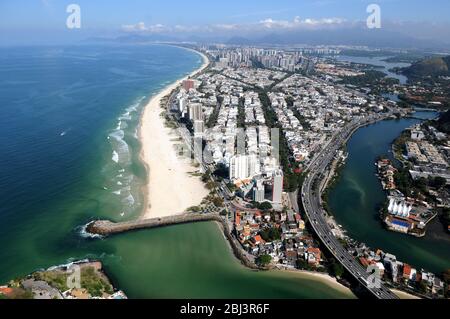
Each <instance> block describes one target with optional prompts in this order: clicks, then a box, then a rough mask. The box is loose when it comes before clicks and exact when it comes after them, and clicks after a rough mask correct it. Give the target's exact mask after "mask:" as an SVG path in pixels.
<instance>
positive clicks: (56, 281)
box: [33, 271, 69, 291]
mask: <svg viewBox="0 0 450 319" xmlns="http://www.w3.org/2000/svg"><path fill="white" fill-rule="evenodd" d="M68 276H69V275H68V274H66V273H64V272H59V271H43V272H37V273H34V274H33V278H34V280H37V281H45V282H46V283H48V284H49V285H50V286H52V287H54V288H56V289H58V290H59V291H66V290H68V289H69V287H67V278H68Z"/></svg>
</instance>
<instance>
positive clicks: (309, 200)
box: [301, 112, 398, 299]
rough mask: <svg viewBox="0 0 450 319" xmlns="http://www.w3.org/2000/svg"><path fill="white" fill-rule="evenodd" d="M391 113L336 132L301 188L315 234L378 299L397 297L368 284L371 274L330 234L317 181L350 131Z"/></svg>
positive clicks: (354, 123)
mask: <svg viewBox="0 0 450 319" xmlns="http://www.w3.org/2000/svg"><path fill="white" fill-rule="evenodd" d="M391 115H392V112H389V113H388V114H384V115H371V116H369V117H368V118H366V119H362V120H361V119H358V120H353V121H352V122H350V123H349V124H347V125H346V126H345V127H344V128H343V129H342V131H341V132H340V133H339V134H337V135H335V136H334V137H333V138H332V139H331V141H330V143H328V144H327V146H325V148H324V149H323V150H322V151H321V152H320V153H319V154H318V155H317V156H316V157H315V158H314V159H313V160H312V162H311V164H310V166H309V171H310V174H309V175H308V176H307V177H306V179H305V182H304V184H303V188H302V194H301V198H302V203H303V207H304V209H305V213H306V215H307V217H308V219H309V221H310V223H311V225H312V227H313V229H314V231H315V233H316V234H317V236H318V237H319V238H320V240H321V241H322V242H323V244H324V245H325V246H326V247H327V248H328V250H329V251H330V252H331V253H332V254H333V255H334V257H335V258H336V260H338V261H339V262H340V263H341V264H342V265H343V266H344V267H345V268H346V269H347V271H348V272H349V273H350V274H352V275H353V276H354V277H355V278H356V279H357V280H358V282H360V283H361V285H362V286H363V287H365V288H366V289H367V290H368V291H369V292H370V293H372V294H373V295H374V296H375V297H377V298H379V299H398V297H397V296H396V295H395V294H394V293H392V292H391V291H390V290H389V289H388V288H387V287H385V286H384V285H383V284H382V283H381V284H379V285H376V286H378V287H375V288H373V287H371V286H372V285H369V282H368V281H369V280H370V278H369V276H371V274H370V273H368V272H367V270H366V269H365V268H364V267H363V266H362V265H361V264H360V263H359V262H357V261H356V260H355V259H354V258H353V256H352V255H351V254H350V253H349V252H348V251H347V250H346V249H345V248H344V247H343V246H342V244H341V243H340V242H339V241H338V240H337V238H336V237H335V236H334V235H333V233H332V231H331V228H330V226H329V225H328V223H327V220H326V212H325V211H324V210H323V208H322V205H321V193H320V184H321V182H322V180H323V178H324V173H325V172H326V171H327V168H328V166H329V165H330V163H331V162H332V161H333V159H334V158H335V157H336V155H337V152H338V151H339V149H340V148H341V146H342V145H344V144H345V143H346V142H347V140H348V139H349V138H350V137H351V136H352V134H353V133H354V132H355V131H356V130H357V129H358V128H360V127H362V126H365V125H368V124H371V123H374V122H377V121H380V120H383V119H385V118H387V117H389V116H391Z"/></svg>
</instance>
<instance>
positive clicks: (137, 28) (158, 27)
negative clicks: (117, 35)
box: [122, 22, 170, 33]
mask: <svg viewBox="0 0 450 319" xmlns="http://www.w3.org/2000/svg"><path fill="white" fill-rule="evenodd" d="M122 30H123V31H125V32H149V33H160V32H165V31H170V30H169V28H168V27H166V26H165V25H163V24H153V25H150V26H146V25H145V23H144V22H139V23H136V24H127V25H123V26H122Z"/></svg>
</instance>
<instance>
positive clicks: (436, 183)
mask: <svg viewBox="0 0 450 319" xmlns="http://www.w3.org/2000/svg"><path fill="white" fill-rule="evenodd" d="M446 184H447V180H446V179H445V178H443V177H440V176H438V177H436V178H435V179H434V180H433V187H435V188H438V189H439V188H442V187H444V186H445V185H446Z"/></svg>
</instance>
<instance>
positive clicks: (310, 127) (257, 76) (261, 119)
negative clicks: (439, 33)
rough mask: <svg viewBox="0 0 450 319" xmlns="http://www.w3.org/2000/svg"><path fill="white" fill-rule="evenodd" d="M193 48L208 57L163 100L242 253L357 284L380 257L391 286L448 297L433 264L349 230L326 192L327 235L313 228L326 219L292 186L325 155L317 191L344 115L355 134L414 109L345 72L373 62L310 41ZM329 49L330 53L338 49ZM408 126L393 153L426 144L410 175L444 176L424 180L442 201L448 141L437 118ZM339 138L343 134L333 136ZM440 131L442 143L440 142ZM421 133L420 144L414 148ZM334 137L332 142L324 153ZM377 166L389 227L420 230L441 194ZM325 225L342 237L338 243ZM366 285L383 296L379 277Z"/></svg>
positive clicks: (339, 160) (333, 168) (341, 155)
mask: <svg viewBox="0 0 450 319" xmlns="http://www.w3.org/2000/svg"><path fill="white" fill-rule="evenodd" d="M200 50H202V51H203V52H204V53H205V54H207V55H208V57H209V58H210V60H211V61H214V62H213V63H211V65H210V67H209V68H208V69H207V70H205V71H204V72H202V74H200V75H199V76H197V77H195V78H192V79H188V80H186V81H184V82H183V84H182V87H181V88H180V90H177V91H176V92H174V93H173V94H172V98H171V100H170V103H169V104H170V106H169V111H170V113H171V114H172V116H174V119H175V121H176V122H177V123H178V124H180V123H181V125H182V126H181V127H182V129H185V130H190V131H191V134H192V136H193V137H194V138H193V139H194V145H197V147H194V148H193V149H194V153H195V154H194V156H195V158H196V159H201V161H202V163H203V165H204V166H203V168H204V180H205V181H208V180H209V179H210V178H211V180H212V182H211V181H209V182H208V187H209V188H210V189H211V190H212V192H213V194H217V195H214V196H217V197H214V196H212V197H211V198H210V199H211V200H210V201H209V202H208V201H207V202H208V205H210V206H209V207H211V204H212V202H214V203H216V204H219V206H220V207H218V208H216V210H217V211H221V212H222V214H223V215H225V216H228V222H229V223H230V225H231V226H232V229H233V233H234V236H235V238H236V239H237V240H238V241H239V243H240V244H241V247H242V249H243V250H245V252H246V253H247V254H248V256H249V257H250V258H251V259H252V260H254V261H255V263H257V264H258V265H260V266H262V267H267V266H271V267H278V268H283V269H286V268H287V269H306V270H317V271H325V272H326V271H328V272H329V273H331V274H333V275H334V276H336V277H338V278H341V279H342V278H343V274H344V272H345V271H349V272H350V273H352V274H353V277H355V278H356V279H357V280H358V281H359V282H360V283H362V285H364V284H366V285H367V279H366V278H365V274H364V273H365V271H366V269H367V268H368V267H371V266H375V267H376V268H377V269H378V270H379V273H380V275H381V277H382V278H383V281H384V282H385V283H386V284H387V285H389V286H392V287H397V288H401V289H404V290H406V291H409V292H412V293H415V294H417V295H421V296H433V297H438V296H441V297H443V296H444V294H445V291H446V289H445V284H444V280H443V279H442V277H441V276H440V274H438V275H435V274H432V273H430V272H427V271H426V270H423V269H420V265H417V266H419V268H418V269H416V268H413V267H412V266H410V265H408V264H406V263H404V262H401V261H399V260H397V258H396V256H394V255H392V254H389V252H383V251H381V250H372V249H371V248H369V247H366V246H365V245H364V244H363V243H358V242H356V241H354V240H352V239H351V238H349V237H348V236H347V235H346V234H345V230H344V229H342V228H341V227H340V226H339V225H337V223H336V222H335V221H334V219H333V217H332V212H327V211H326V210H327V209H326V208H327V204H326V198H325V197H324V198H320V203H319V205H321V206H322V209H321V210H323V212H324V215H323V216H324V217H323V216H322V215H321V216H320V219H322V220H323V223H324V224H323V227H324V228H325V229H328V231H326V232H325V235H324V236H323V237H322V235H320V233H319V237H317V236H316V235H317V231H316V229H317V228H316V227H318V225H319V223H321V222H319V221H318V220H316V219H315V218H314V216H315V213H312V214H311V213H310V212H308V210H309V209H308V208H307V207H304V205H305V203H306V205H308V201H307V202H304V201H303V204H304V205H300V206H303V207H298V203H297V201H298V198H301V197H303V196H306V194H300V192H299V190H300V189H301V187H302V185H303V183H304V181H305V177H306V176H308V175H309V173H310V171H316V170H317V169H318V165H320V164H319V163H320V162H321V161H325V158H327V159H328V158H329V162H327V163H328V164H326V165H324V166H323V168H324V171H323V172H321V173H320V175H318V176H317V179H316V180H314V181H312V184H311V185H312V186H313V187H312V194H313V196H319V197H320V195H319V194H322V193H326V190H327V187H329V185H330V184H331V183H332V181H333V180H334V178H335V175H336V172H337V171H338V168H339V167H340V166H341V165H343V164H344V163H345V158H346V153H345V150H344V148H342V147H343V146H344V143H345V141H346V140H347V139H348V137H349V136H346V135H345V134H346V133H345V132H346V131H344V130H343V128H344V127H349V129H348V133H349V134H351V133H352V132H353V131H354V130H355V129H357V128H358V127H361V126H365V125H368V124H370V123H374V122H376V121H379V120H382V119H386V118H398V117H403V116H414V110H413V109H412V108H411V107H409V108H405V106H404V105H403V104H402V103H403V102H396V101H392V100H390V99H386V98H385V97H383V96H381V95H379V94H375V93H374V92H377V91H378V90H379V89H380V87H383V86H386V85H388V83H387V82H385V81H384V82H383V81H382V82H379V81H377V82H374V83H371V85H369V86H367V85H366V86H363V87H361V86H358V85H354V84H352V83H353V82H352V81H343V80H345V79H347V80H348V79H349V78H353V79H358V77H361V76H363V75H365V74H367V73H370V72H371V71H370V70H369V71H367V70H366V72H364V70H363V69H362V68H361V65H353V64H348V65H347V64H344V65H343V64H342V63H335V64H333V62H332V61H333V60H329V59H328V58H327V59H324V58H320V57H319V58H318V57H311V56H310V55H307V54H306V53H307V52H309V53H310V52H311V51H307V50H304V51H295V52H289V51H283V50H275V49H262V48H251V47H246V48H241V47H235V48H233V47H231V48H228V47H203V48H201V49H200ZM326 53H329V54H337V53H339V50H334V49H329V50H327V51H326ZM357 82H358V81H357ZM355 83H356V82H355ZM395 85H398V83H396V84H395ZM168 125H169V124H168ZM410 133H411V141H410V142H407V144H405V148H406V150H407V151H406V153H405V154H402V155H401V158H399V160H402V161H407V160H408V159H410V160H413V158H415V161H416V159H417V157H419V158H420V157H421V156H422V157H423V158H424V159H425V160H426V161H425V163H423V162H422V163H421V162H420V161H419V162H414V163H415V166H414V165H412V166H411V169H410V170H409V173H410V176H409V178H410V179H411V180H412V181H414V180H417V179H419V178H423V177H425V178H428V179H433V180H434V181H437V182H438V183H441V182H443V183H442V185H440V186H441V187H435V189H436V191H433V188H432V187H431V186H430V188H429V189H428V192H431V193H433V192H440V194H439V195H440V196H438V200H439V202H440V203H441V207H448V193H447V191H446V188H445V187H443V188H442V186H445V185H446V184H448V179H447V180H446V181H443V180H442V177H445V176H446V175H445V174H446V169H447V168H448V145H443V144H442V141H444V144H445V143H446V142H448V138H447V135H446V134H445V133H443V132H439V131H438V130H437V129H435V128H434V127H433V128H428V129H427V131H426V134H425V133H424V132H421V131H420V130H419V128H416V129H411V132H410ZM425 136H426V137H427V138H431V137H432V140H429V141H427V139H426V138H425ZM339 139H341V140H342V142H337V140H339ZM196 140H197V141H200V140H201V141H202V142H201V143H200V142H197V143H196V142H195V141H196ZM439 140H440V141H441V145H438V144H436V141H439ZM418 142H419V143H420V145H421V147H420V149H418V150H417V153H413V152H414V150H415V149H414V145H416V144H417V143H418ZM341 143H342V144H341ZM435 145H436V146H435ZM331 147H334V149H335V151H333V152H330V153H323V151H324V150H326V149H327V148H331ZM401 147H403V146H401ZM421 151H422V152H423V154H419V153H420V152H421ZM325 154H330V155H325ZM420 164H425V165H422V166H420ZM377 167H378V174H379V176H380V178H381V180H382V183H383V187H384V189H385V190H386V191H387V192H388V194H387V204H386V208H385V211H382V212H380V215H381V218H382V220H383V222H384V223H385V224H386V226H387V227H388V229H390V230H393V231H397V232H401V233H408V234H412V235H415V236H418V237H421V236H423V235H424V234H425V232H426V225H427V224H428V223H429V222H430V221H431V220H433V219H434V218H435V217H436V216H437V213H436V210H435V208H436V206H434V205H433V204H432V203H428V202H427V201H426V200H425V199H424V198H420V197H417V196H416V197H410V196H411V194H409V193H406V194H404V193H402V191H403V190H404V185H398V186H397V184H396V183H399V182H398V181H399V180H402V179H401V177H399V176H397V175H398V171H397V168H395V167H394V166H393V165H392V164H391V162H390V161H389V160H388V159H380V161H379V162H377ZM368 169H369V168H368ZM424 174H425V175H426V176H425V175H424ZM447 178H448V176H447ZM402 187H403V188H402ZM406 188H408V189H410V188H409V186H407V187H406ZM315 189H317V191H315ZM215 191H217V193H215ZM315 193H317V194H316V195H314V194H315ZM217 198H220V199H221V200H218V199H217ZM214 199H215V200H214ZM204 204H206V203H204ZM213 206H214V205H213ZM319 209H320V208H319ZM192 210H193V211H201V208H200V207H194V208H192ZM320 214H322V213H320ZM316 224H317V225H316ZM328 232H329V234H328ZM328 236H331V237H332V238H336V239H337V240H338V241H337V242H336V243H337V246H336V247H333V245H334V244H333V243H332V242H331V241H330V240H331V238H329V237H328ZM339 247H343V248H342V249H343V253H342V254H344V251H345V254H348V256H349V257H348V258H350V259H351V260H352V262H351V263H350V264H349V265H348V266H347V265H346V262H345V261H344V260H343V258H344V259H345V258H347V257H344V256H340V255H339V256H338V255H337V252H336V250H334V249H338V250H339V249H340V248H339ZM341 259H342V260H341ZM361 266H363V268H361V269H359V267H361ZM344 277H345V276H344ZM342 280H343V282H345V279H342ZM373 294H374V295H376V296H378V297H381V296H383V297H389V294H388V292H387V290H385V289H384V288H381V289H380V290H379V291H378V290H374V291H373Z"/></svg>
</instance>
